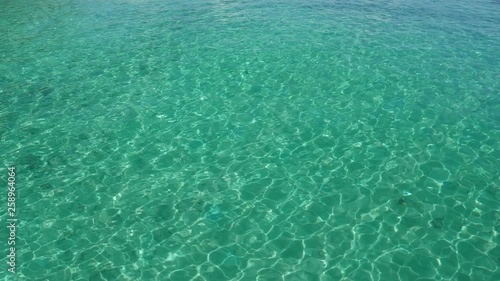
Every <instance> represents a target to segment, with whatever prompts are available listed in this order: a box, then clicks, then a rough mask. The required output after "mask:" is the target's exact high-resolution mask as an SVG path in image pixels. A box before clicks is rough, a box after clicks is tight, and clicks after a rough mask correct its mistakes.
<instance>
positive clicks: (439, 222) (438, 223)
mask: <svg viewBox="0 0 500 281" xmlns="http://www.w3.org/2000/svg"><path fill="white" fill-rule="evenodd" d="M431 225H432V227H434V228H436V229H441V228H443V226H444V217H440V218H435V219H433V220H432V221H431Z"/></svg>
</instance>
